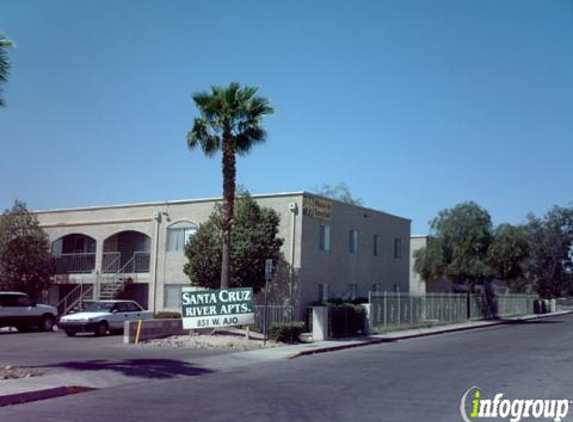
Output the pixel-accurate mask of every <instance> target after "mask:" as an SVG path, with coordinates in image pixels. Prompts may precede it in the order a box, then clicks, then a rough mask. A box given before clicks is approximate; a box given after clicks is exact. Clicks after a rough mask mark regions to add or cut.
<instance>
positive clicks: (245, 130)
mask: <svg viewBox="0 0 573 422" xmlns="http://www.w3.org/2000/svg"><path fill="white" fill-rule="evenodd" d="M256 93H257V88H254V87H249V86H245V87H243V88H241V86H240V85H239V84H238V83H236V82H233V83H231V84H230V85H229V86H228V87H227V88H225V87H215V86H212V87H211V92H210V93H209V92H200V93H196V94H195V95H193V101H195V104H196V105H197V108H198V109H199V112H200V114H201V117H197V118H195V120H194V122H193V128H192V129H191V131H190V132H189V134H188V135H187V145H188V146H189V148H190V149H194V148H196V147H198V146H200V147H201V149H202V150H203V152H204V153H205V155H207V156H208V157H212V156H213V155H214V154H215V153H216V152H217V151H219V150H221V152H222V167H223V212H222V217H221V229H222V235H223V248H222V260H221V288H222V289H226V288H228V287H229V272H230V267H231V230H232V224H233V214H234V203H235V182H236V168H235V158H236V157H235V155H236V154H239V155H246V154H248V153H249V151H250V150H251V148H252V147H253V145H256V144H260V143H263V142H264V141H265V140H266V131H265V130H264V129H263V127H262V126H261V121H262V118H263V116H265V115H266V114H272V113H273V112H274V110H273V109H272V107H271V106H270V105H269V101H268V100H267V99H266V98H262V97H258V96H256V95H255V94H256Z"/></svg>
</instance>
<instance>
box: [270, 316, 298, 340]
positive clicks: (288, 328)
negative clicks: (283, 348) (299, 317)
mask: <svg viewBox="0 0 573 422" xmlns="http://www.w3.org/2000/svg"><path fill="white" fill-rule="evenodd" d="M304 327H305V324H304V322H302V321H295V322H273V324H272V325H271V331H270V333H269V337H270V339H271V340H274V341H279V342H281V343H289V344H292V343H298V342H299V341H300V335H301V334H302V333H303V332H304Z"/></svg>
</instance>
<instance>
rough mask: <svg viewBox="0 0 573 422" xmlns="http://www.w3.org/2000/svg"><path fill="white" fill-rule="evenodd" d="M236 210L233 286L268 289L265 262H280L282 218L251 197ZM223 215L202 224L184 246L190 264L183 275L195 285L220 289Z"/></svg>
mask: <svg viewBox="0 0 573 422" xmlns="http://www.w3.org/2000/svg"><path fill="white" fill-rule="evenodd" d="M236 208H237V210H236V211H237V212H236V215H235V225H234V231H233V243H232V247H231V258H232V261H233V266H232V267H231V277H230V286H231V287H241V286H243V287H252V288H253V290H254V291H255V292H257V291H259V290H260V289H261V288H263V287H264V285H265V272H264V267H265V260H266V259H272V260H273V263H274V264H275V265H276V264H277V263H278V261H279V258H280V249H281V246H282V244H283V239H280V238H278V237H277V235H278V230H279V224H280V217H279V215H278V214H277V213H276V211H274V210H272V209H270V208H263V207H260V206H259V205H258V204H257V203H256V202H255V200H254V199H252V198H251V197H250V196H249V195H248V194H247V195H245V196H242V197H241V198H240V199H237V204H236ZM221 212H222V210H221V209H216V210H215V212H213V213H212V214H211V216H210V217H209V219H208V220H207V221H206V222H205V223H203V224H200V225H199V228H198V229H197V232H196V233H195V234H194V235H193V236H192V237H191V239H190V240H189V242H188V243H187V245H186V246H185V256H186V257H187V259H188V262H187V263H186V264H185V266H184V269H183V271H184V272H185V274H187V275H188V276H189V279H190V280H191V284H193V285H197V286H202V287H207V288H211V289H215V288H217V287H218V284H219V269H220V266H221V260H222V246H223V245H222V239H221V237H220V235H219V233H220V230H221Z"/></svg>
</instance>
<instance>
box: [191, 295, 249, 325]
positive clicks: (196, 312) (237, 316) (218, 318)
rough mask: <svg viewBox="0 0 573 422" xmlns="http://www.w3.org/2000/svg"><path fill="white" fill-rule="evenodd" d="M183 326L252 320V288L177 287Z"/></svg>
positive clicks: (246, 322) (239, 322)
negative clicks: (179, 291)
mask: <svg viewBox="0 0 573 422" xmlns="http://www.w3.org/2000/svg"><path fill="white" fill-rule="evenodd" d="M181 290H182V291H181V311H182V312H181V317H182V319H183V328H185V329H195V328H210V327H230V326H233V325H249V324H254V323H255V314H254V309H253V289H252V288H250V287H239V288H234V289H219V290H197V289H196V288H194V287H183V288H182V289H181Z"/></svg>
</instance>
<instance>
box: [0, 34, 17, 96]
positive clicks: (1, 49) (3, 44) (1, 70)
mask: <svg viewBox="0 0 573 422" xmlns="http://www.w3.org/2000/svg"><path fill="white" fill-rule="evenodd" d="M13 46H14V43H13V42H12V41H10V40H9V39H8V38H6V36H5V35H4V34H0V83H4V82H6V81H7V80H8V72H9V70H10V63H8V54H7V53H6V49H7V48H9V47H13ZM4 105H5V103H4V100H3V99H2V97H0V107H3V106H4Z"/></svg>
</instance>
